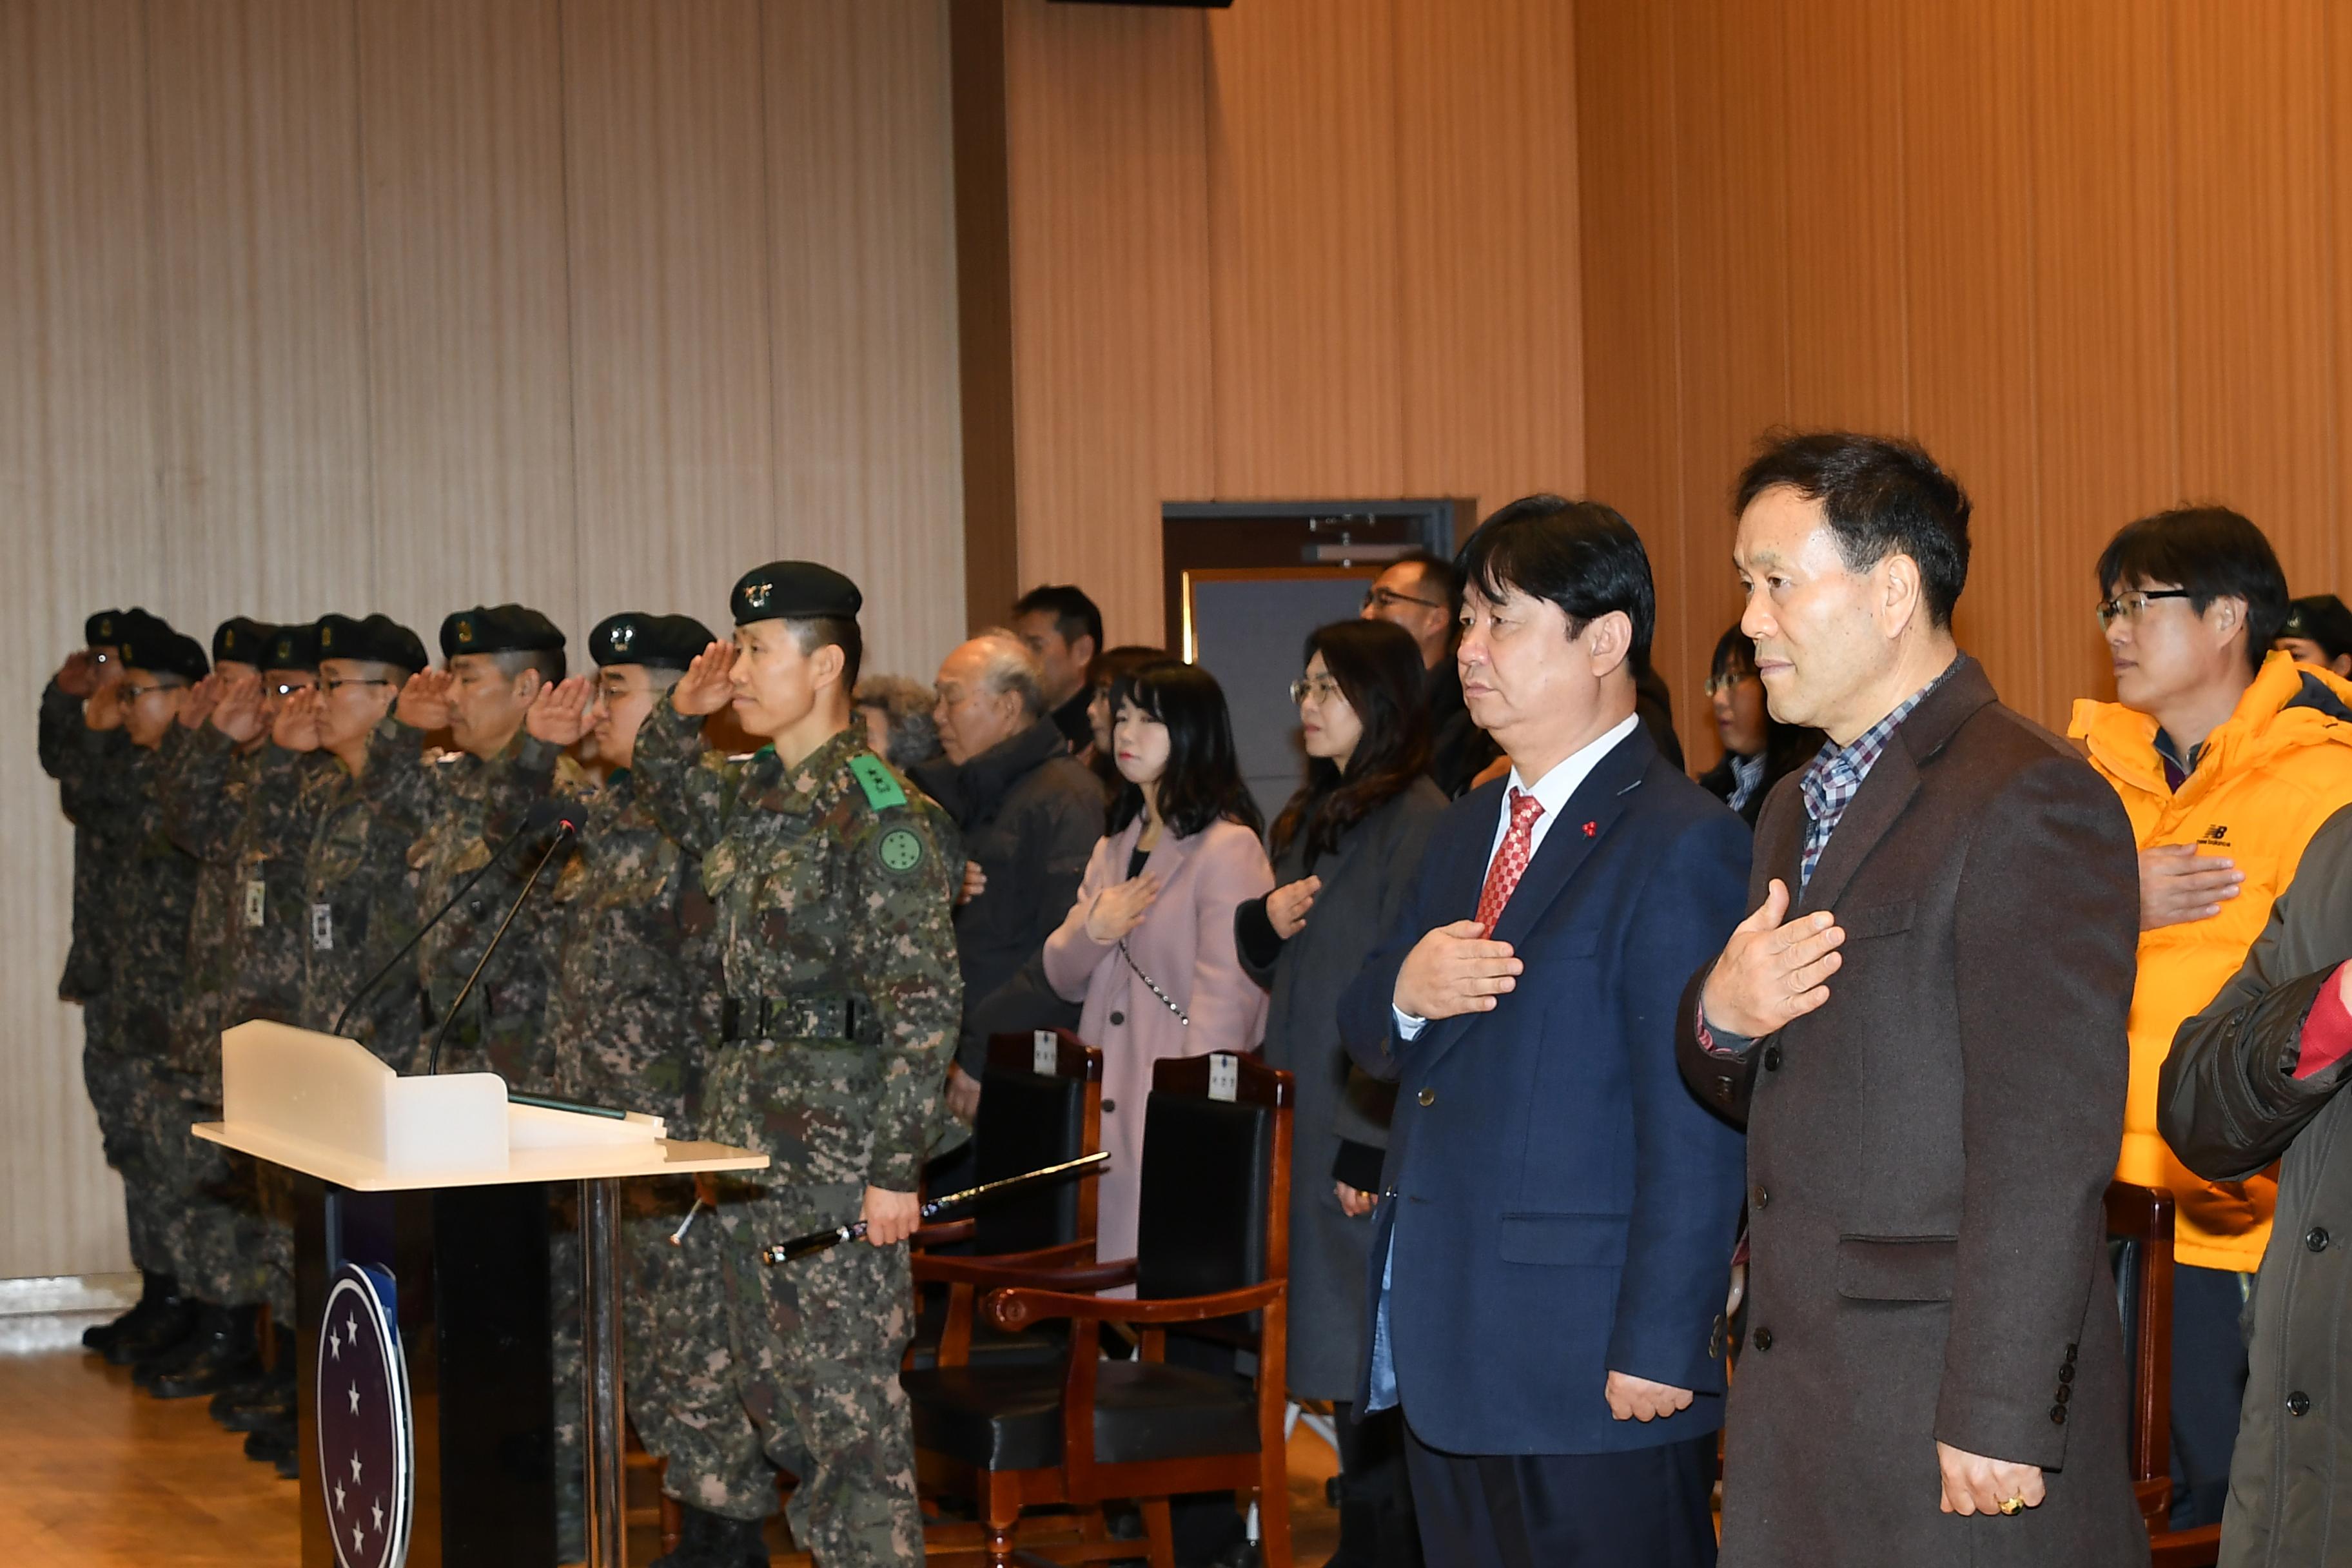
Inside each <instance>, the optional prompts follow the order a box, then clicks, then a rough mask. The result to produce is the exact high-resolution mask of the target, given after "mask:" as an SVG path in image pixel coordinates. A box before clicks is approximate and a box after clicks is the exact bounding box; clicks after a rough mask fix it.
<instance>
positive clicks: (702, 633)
mask: <svg viewBox="0 0 2352 1568" xmlns="http://www.w3.org/2000/svg"><path fill="white" fill-rule="evenodd" d="M717 640H718V639H717V638H715V637H712V636H711V635H710V628H709V626H704V625H703V624H702V623H701V622H700V621H698V620H696V619H695V618H694V617H693V616H647V615H640V614H639V613H638V612H636V611H635V610H623V611H622V612H621V613H620V614H619V615H617V616H605V617H604V619H603V620H601V621H598V622H597V623H596V629H595V630H594V631H593V632H590V633H589V634H588V657H589V658H593V659H594V660H595V661H596V663H597V665H598V666H599V667H600V668H601V667H603V666H604V665H608V664H650V665H654V666H656V667H658V668H663V669H684V668H686V667H687V666H688V665H689V664H692V663H693V662H694V656H695V655H697V654H698V653H700V652H701V651H702V650H703V649H704V648H706V647H709V646H710V645H711V644H712V643H713V642H715V641H717Z"/></svg>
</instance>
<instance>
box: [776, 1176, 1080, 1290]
mask: <svg viewBox="0 0 2352 1568" xmlns="http://www.w3.org/2000/svg"><path fill="white" fill-rule="evenodd" d="M1109 1158H1110V1152H1109V1151H1108V1150H1101V1151H1097V1152H1095V1153H1092V1154H1081V1155H1079V1156H1078V1157H1077V1158H1076V1159H1075V1160H1065V1161H1063V1162H1062V1163H1060V1164H1058V1165H1046V1166H1044V1167H1042V1168H1041V1169H1038V1170H1034V1171H1024V1172H1023V1173H1021V1174H1019V1175H1017V1176H1006V1177H1003V1179H1001V1180H999V1181H993V1182H982V1184H980V1185H979V1186H976V1187H966V1188H965V1189H964V1190H963V1191H962V1192H960V1193H950V1194H948V1195H947V1196H945V1197H943V1198H933V1199H932V1200H931V1201H930V1202H929V1203H927V1204H925V1205H923V1208H922V1217H923V1218H925V1219H929V1218H931V1217H932V1216H934V1215H938V1214H940V1212H942V1211H943V1210H946V1209H950V1208H955V1207H959V1206H961V1205H964V1204H968V1203H971V1202H974V1201H975V1200H977V1199H980V1198H985V1197H993V1196H994V1195H996V1194H999V1193H1008V1192H1011V1191H1013V1189H1014V1188H1016V1187H1026V1186H1031V1185H1034V1184H1036V1183H1039V1182H1043V1181H1046V1180H1049V1179H1051V1178H1052V1177H1055V1176H1063V1175H1067V1174H1068V1173H1071V1172H1072V1171H1083V1170H1085V1169H1087V1167H1088V1166H1091V1165H1099V1164H1101V1163H1103V1162H1104V1161H1105V1160H1108V1159H1109ZM865 1235H866V1222H865V1221H864V1220H862V1219H861V1220H857V1221H855V1222H854V1223H852V1224H849V1225H843V1226H835V1227H834V1228H833V1229H831V1230H820V1231H815V1232H813V1233H811V1234H810V1235H807V1236H796V1237H793V1239H792V1240H790V1241H780V1242H777V1243H775V1244H774V1245H773V1246H771V1247H761V1249H760V1261H761V1262H762V1263H765V1264H767V1265H769V1266H770V1267H773V1266H774V1265H776V1264H779V1263H790V1262H792V1261H793V1259H794V1258H806V1257H808V1256H809V1255H810V1254H812V1253H817V1252H823V1251H824V1250H825V1249H826V1248H828V1247H839V1246H840V1245H841V1244H842V1243H843V1242H845V1241H857V1240H860V1239H862V1238H863V1237H865Z"/></svg>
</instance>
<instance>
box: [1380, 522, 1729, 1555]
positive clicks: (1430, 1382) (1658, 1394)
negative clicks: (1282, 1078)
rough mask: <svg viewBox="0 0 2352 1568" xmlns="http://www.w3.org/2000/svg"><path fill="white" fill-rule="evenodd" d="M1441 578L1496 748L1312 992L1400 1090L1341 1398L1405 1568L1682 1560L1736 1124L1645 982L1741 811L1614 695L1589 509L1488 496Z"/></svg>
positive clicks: (1618, 593) (1699, 914)
mask: <svg viewBox="0 0 2352 1568" xmlns="http://www.w3.org/2000/svg"><path fill="white" fill-rule="evenodd" d="M1463 577H1464V579H1465V589H1464V602H1465V616H1464V618H1463V632H1462V641H1461V647H1460V649H1459V651H1458V658H1459V662H1460V666H1461V670H1462V685H1463V692H1464V696H1465V699H1466V700H1467V701H1468V703H1469V706H1470V712H1471V716H1472V717H1473V718H1474V719H1475V720H1477V721H1479V722H1480V724H1481V725H1482V726H1483V727H1484V728H1485V729H1486V731H1487V732H1488V733H1490V734H1492V735H1493V736H1494V737H1495V738H1496V741H1497V742H1500V743H1501V745H1502V747H1503V750H1504V753H1505V754H1506V755H1507V757H1508V758H1509V759H1510V763H1511V766H1510V772H1509V777H1508V782H1507V784H1504V783H1496V784H1488V785H1485V786H1482V787H1481V788H1479V789H1478V790H1476V791H1475V792H1473V793H1472V794H1471V795H1468V796H1466V797H1465V798H1464V799H1463V800H1460V801H1458V802H1456V803H1455V804H1454V805H1453V806H1452V807H1451V808H1450V809H1449V810H1448V811H1447V812H1446V813H1445V815H1444V817H1443V818H1442V819H1441V820H1440V821H1439V822H1438V824H1437V826H1436V827H1435V829H1434V831H1433V833H1432V834H1431V836H1430V840H1429V846H1428V850H1427V853H1426V854H1425V855H1424V856H1423V861H1422V868H1421V871H1420V874H1419V875H1418V876H1417V877H1416V878H1415V879H1414V881H1413V885H1412V891H1411V893H1410V894H1409V896H1408V898H1407V900H1406V902H1405V906H1404V909H1403V910H1402V914H1401V915H1400V916H1399V917H1398V919H1397V920H1396V921H1395V922H1394V923H1393V924H1392V925H1391V927H1390V928H1389V931H1388V934H1387V935H1386V936H1385V937H1384V939H1383V940H1382V942H1381V946H1380V948H1379V950H1378V951H1377V952H1374V953H1373V954H1372V957H1371V959H1370V962H1369V963H1367V964H1366V966H1365V968H1364V969H1363V971H1362V973H1361V974H1360V976H1359V977H1358V979H1357V980H1356V981H1355V983H1354V984H1351V985H1350V986H1349V988H1348V990H1347V992H1346V993H1345V994H1344V996H1343V997H1342V999H1341V1001H1340V1004H1339V1024H1340V1029H1341V1032H1342V1034H1343V1036H1344V1037H1345V1039H1346V1041H1347V1044H1348V1048H1349V1050H1350V1051H1351V1052H1352V1053H1353V1054H1354V1056H1355V1058H1356V1059H1357V1061H1358V1062H1360V1063H1361V1064H1362V1065H1363V1066H1364V1067H1365V1068H1367V1069H1368V1070H1370V1071H1373V1072H1376V1073H1377V1074H1379V1075H1380V1076H1381V1077H1384V1078H1395V1079H1398V1082H1399V1089H1400V1091H1401V1092H1400V1093H1399V1095H1398V1099H1397V1111H1396V1125H1395V1129H1394V1132H1393V1142H1392V1143H1391V1148H1390V1151H1389V1156H1388V1163H1387V1180H1386V1185H1385V1187H1384V1190H1383V1191H1382V1192H1381V1206H1380V1210H1379V1214H1378V1216H1377V1219H1376V1222H1375V1224H1376V1227H1377V1228H1376V1229H1375V1230H1374V1232H1373V1237H1372V1247H1371V1257H1372V1259H1373V1263H1372V1267H1371V1268H1370V1270H1369V1271H1368V1279H1370V1282H1371V1285H1372V1292H1373V1294H1372V1307H1371V1311H1370V1334H1369V1339H1370V1356H1369V1358H1368V1361H1369V1365H1368V1367H1367V1371H1366V1374H1365V1383H1364V1385H1363V1393H1362V1394H1361V1396H1360V1401H1359V1404H1360V1408H1361V1409H1363V1410H1382V1409H1386V1408H1389V1407H1391V1406H1393V1405H1402V1409H1403V1415H1404V1424H1405V1429H1406V1455H1407V1461H1408V1464H1409V1467H1410V1469H1411V1473H1412V1498H1413V1506H1414V1509H1415V1510H1416V1511H1417V1513H1418V1515H1419V1520H1420V1530H1421V1539H1422V1545H1423V1550H1424V1552H1426V1553H1427V1554H1428V1557H1429V1560H1430V1561H1431V1562H1432V1563H1444V1564H1447V1565H1448V1568H1452V1565H1455V1564H1474V1563H1475V1564H1482V1565H1484V1564H1496V1565H1500V1564H1519V1563H1594V1564H1600V1563H1643V1564H1645V1565H1650V1568H1685V1565H1697V1564H1706V1563H1713V1562H1714V1560H1715V1527H1714V1522H1713V1520H1712V1518H1711V1517H1710V1514H1709V1511H1708V1494H1709V1491H1710V1489H1711V1487H1712V1484H1713V1480H1714V1463H1715V1449H1716V1437H1715V1434H1716V1431H1717V1427H1718V1426H1720V1424H1721V1418H1722V1417H1721V1407H1722V1400H1721V1394H1722V1392H1723V1384H1724V1364H1723V1338H1722V1324H1723V1320H1722V1316H1721V1313H1722V1310H1723V1291H1724V1278H1725V1272H1726V1270H1727V1268H1728V1266H1729V1263H1730V1258H1731V1248H1732V1244H1733V1240H1734V1237H1735V1235H1736V1232H1737V1228H1738V1213H1739V1167H1740V1150H1739V1139H1738V1135H1737V1134H1736V1133H1734V1132H1733V1131H1731V1130H1730V1129H1728V1128H1727V1127H1725V1126H1724V1125H1723V1124H1722V1123H1721V1122H1720V1121H1717V1119H1716V1118H1714V1117H1712V1116H1710V1115H1708V1114H1707V1112H1706V1110H1705V1109H1704V1108H1703V1107H1701V1106H1699V1105H1698V1104H1697V1103H1696V1102H1695V1101H1694V1100H1692V1099H1691V1097H1690V1095H1689V1094H1688V1093H1687V1092H1686V1091H1685V1089H1684V1088H1683V1085H1682V1081H1681V1079H1680V1077H1679V1076H1678V1074H1677V1072H1676V1069H1675V1043H1674V1034H1673V1028H1674V1009H1675V996H1676V994H1678V993H1679V992H1680V990H1681V988H1682V985H1683V982H1684V980H1685V977H1686V976H1687V974H1688V973H1689V970H1690V967H1691V966H1692V965H1695V964H1696V963H1699V962H1700V961H1701V960H1702V959H1703V958H1704V957H1705V956H1706V953H1707V952H1709V951H1710V950H1712V949H1713V948H1714V947H1715V946H1716V944H1717V943H1718V942H1720V941H1721V940H1722V933H1723V932H1724V931H1726V930H1727V929H1729V927H1730V926H1731V925H1732V924H1733V922H1734V921H1737V920H1738V915H1739V903H1740V889H1741V884H1742V881H1743V879H1744V878H1745V875H1746V872H1747V867H1748V835H1747V833H1746V832H1745V831H1744V830H1743V829H1742V828H1741V826H1739V824H1738V822H1737V821H1736V820H1735V819H1734V818H1733V817H1732V816H1731V815H1730V813H1728V812H1727V811H1725V810H1723V809H1722V808H1721V807H1720V806H1719V805H1717V804H1716V803H1715V802H1714V801H1712V800H1709V799H1708V798H1707V796H1706V792H1705V791H1703V790H1701V789H1700V788H1699V787H1698V786H1697V785H1696V784H1693V783H1692V782H1691V781H1690V780H1688V779H1686V778H1685V777H1683V775H1682V773H1681V771H1680V770H1679V769H1677V768H1675V767H1674V766H1673V765H1671V764H1670V763H1667V762H1665V761H1664V759H1663V758H1662V757H1661V756H1660V755H1659V754H1658V749H1657V746H1656V743H1655V742H1653V741H1652V740H1651V738H1650V736H1649V733H1648V731H1646V730H1645V729H1644V728H1643V726H1642V724H1641V721H1640V720H1639V719H1638V718H1637V717H1636V716H1635V712H1634V682H1633V675H1634V668H1635V666H1636V664H1637V663H1638V662H1639V660H1640V658H1641V655H1642V652H1643V649H1644V648H1645V647H1647V646H1648V644H1649V640H1650V636H1651V629H1652V626H1653V625H1654V615H1655V609H1654V606H1655V598H1654V589H1653V588H1652V585H1651V579H1650V566H1649V559H1648V557H1647V555H1646V554H1645V553H1644V552H1643V547H1642V542H1641V539H1640V537H1639V536H1638V535H1637V534H1635V533H1634V531H1633V528H1632V527H1631V526H1630V525H1629V524H1628V523H1627V522H1626V521H1625V520H1624V519H1623V518H1622V517H1620V516H1619V515H1618V514H1617V513H1616V512H1614V511H1612V510H1610V509H1609V508H1607V507H1605V506H1601V505H1600V504H1599V503H1597V502H1592V501H1567V500H1561V499H1560V498H1559V497H1558V496H1531V497H1528V499H1526V500H1520V501H1516V502H1514V503H1512V504H1511V505H1509V506H1507V507H1505V508H1504V509H1503V510H1500V511H1498V512H1496V514H1495V515H1494V516H1493V517H1491V518H1489V519H1487V520H1486V523H1485V524H1484V525H1483V526H1481V527H1480V528H1479V530H1478V531H1477V532H1476V533H1475V534H1474V535H1472V536H1471V539H1470V542H1469V543H1468V544H1467V545H1465V547H1464V550H1463Z"/></svg>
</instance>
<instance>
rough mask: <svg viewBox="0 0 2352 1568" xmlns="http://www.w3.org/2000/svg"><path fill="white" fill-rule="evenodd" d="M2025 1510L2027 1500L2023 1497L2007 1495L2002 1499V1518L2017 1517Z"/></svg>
mask: <svg viewBox="0 0 2352 1568" xmlns="http://www.w3.org/2000/svg"><path fill="white" fill-rule="evenodd" d="M2024 1511H2025V1500H2024V1499H2023V1498H2021V1497H2005V1498H2003V1499H2001V1500H2000V1512H2001V1517H2002V1518H2004V1519H2015V1518H2016V1517H2017V1516H2018V1515H2019V1514H2021V1513H2023V1512H2024Z"/></svg>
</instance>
